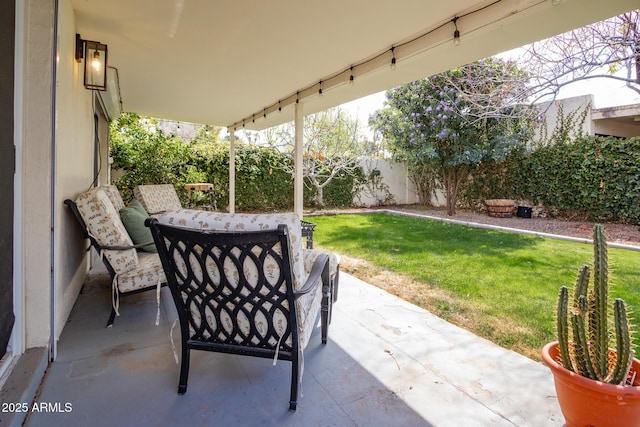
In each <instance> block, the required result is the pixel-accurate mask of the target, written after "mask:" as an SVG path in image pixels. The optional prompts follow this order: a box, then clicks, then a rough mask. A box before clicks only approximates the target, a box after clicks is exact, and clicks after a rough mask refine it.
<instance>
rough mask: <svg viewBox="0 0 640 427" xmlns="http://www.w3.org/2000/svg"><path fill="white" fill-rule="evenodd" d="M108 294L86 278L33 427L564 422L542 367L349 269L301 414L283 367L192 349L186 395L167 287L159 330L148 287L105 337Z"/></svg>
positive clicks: (309, 360)
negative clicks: (46, 407)
mask: <svg viewBox="0 0 640 427" xmlns="http://www.w3.org/2000/svg"><path fill="white" fill-rule="evenodd" d="M109 290H110V281H109V276H108V275H107V274H106V272H105V271H103V270H101V269H96V271H93V272H92V273H91V274H90V275H89V277H88V279H87V282H86V284H85V286H84V288H83V291H82V292H81V294H80V296H79V298H78V300H77V302H76V305H75V307H74V309H73V311H72V313H71V316H70V318H69V321H68V323H67V325H66V326H65V329H64V331H63V333H62V336H61V338H60V342H59V344H58V357H57V359H56V361H55V362H54V363H52V364H51V366H50V367H49V370H48V373H47V375H46V377H45V380H44V381H43V384H42V386H41V390H40V393H39V395H38V397H37V402H39V403H59V405H58V408H62V410H61V411H59V412H54V413H52V412H32V413H31V414H30V415H29V418H28V419H27V422H26V425H27V426H29V427H37V426H46V427H51V426H80V425H83V426H84V425H91V426H93V427H98V426H114V425H117V426H128V425H132V426H133V425H135V426H147V425H149V426H162V425H184V424H187V423H188V424H194V423H195V424H197V425H212V426H213V425H215V426H231V425H241V426H254V425H255V426H265V425H280V426H363V427H364V426H372V425H376V426H461V425H464V426H488V425H491V426H543V425H544V426H560V425H562V424H563V418H562V415H561V413H560V410H559V407H558V404H557V400H556V397H555V390H554V387H553V379H552V376H551V373H550V372H549V371H548V369H547V368H546V367H544V366H543V365H541V364H539V363H537V362H534V361H532V360H530V359H527V358H525V357H523V356H521V355H519V354H517V353H515V352H512V351H509V350H505V349H503V348H500V347H498V346H496V345H494V344H493V343H491V342H488V341H486V340H484V339H482V338H478V337H476V336H475V335H473V334H471V333H469V332H467V331H465V330H463V329H460V328H458V327H456V326H453V325H451V324H449V323H447V322H445V321H443V320H441V319H439V318H437V317H435V316H433V315H431V314H430V313H429V312H427V311H425V310H422V309H421V308H419V307H416V306H414V305H412V304H409V303H407V302H406V301H403V300H401V299H399V298H397V297H395V296H392V295H390V294H388V293H386V292H384V291H382V290H380V289H378V288H376V287H374V286H371V285H369V284H366V283H364V282H362V281H360V280H358V279H356V278H354V277H351V276H349V275H347V274H342V275H341V283H340V295H339V300H338V302H337V303H336V305H335V306H334V314H333V322H332V324H331V327H330V329H329V342H328V344H327V345H326V346H322V344H320V331H319V328H317V330H316V331H315V332H314V335H313V336H312V338H311V343H310V344H309V346H308V347H307V349H306V351H305V354H304V365H305V366H304V376H303V382H302V390H303V396H302V397H301V398H300V399H299V401H298V410H297V411H296V412H295V413H291V412H289V411H288V398H289V384H290V383H289V378H290V377H289V375H290V364H289V362H284V361H280V362H278V363H277V365H276V366H272V361H271V360H269V359H258V358H249V357H246V356H235V355H227V354H218V353H206V352H198V351H194V352H192V356H191V372H190V375H189V389H188V391H187V393H186V394H185V395H183V396H180V395H178V394H177V385H178V374H179V367H178V365H177V364H176V361H175V360H174V352H173V350H172V344H171V340H170V330H171V325H172V323H173V320H174V319H175V317H176V314H175V309H174V308H173V302H172V300H171V295H170V293H169V291H168V289H166V288H165V289H163V290H162V297H161V321H160V325H159V326H155V325H154V321H155V317H156V301H155V293H154V292H147V293H144V294H139V295H133V296H130V297H127V298H123V299H122V301H121V303H120V314H121V315H120V317H118V318H116V321H115V324H114V326H113V328H110V329H107V328H105V327H104V326H105V324H106V320H107V317H108V313H109V309H110V303H111V301H110V292H109ZM179 334H180V331H179V328H178V327H176V328H175V330H174V341H175V342H176V345H177V346H179V345H180V344H179V343H180V339H179ZM178 350H179V349H178ZM50 406H51V405H50ZM65 409H66V410H68V412H64V410H65Z"/></svg>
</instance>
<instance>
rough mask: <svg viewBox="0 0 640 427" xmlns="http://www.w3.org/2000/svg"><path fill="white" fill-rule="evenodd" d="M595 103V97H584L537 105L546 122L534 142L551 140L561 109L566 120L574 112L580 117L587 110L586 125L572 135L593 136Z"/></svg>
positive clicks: (537, 131)
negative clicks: (592, 117) (592, 118)
mask: <svg viewBox="0 0 640 427" xmlns="http://www.w3.org/2000/svg"><path fill="white" fill-rule="evenodd" d="M593 102H594V101H593V95H583V96H575V97H572V98H566V99H557V100H555V101H553V102H545V103H542V104H537V105H536V107H537V108H538V111H540V112H541V113H542V114H545V122H544V123H543V124H542V126H541V127H540V128H539V129H538V130H536V133H535V135H534V137H533V140H534V141H540V139H541V138H549V137H550V136H551V134H552V133H553V130H554V129H555V128H556V125H557V123H558V118H559V113H560V109H561V108H562V114H563V116H564V118H565V119H566V118H567V117H569V115H570V114H572V113H574V112H577V113H576V114H577V115H578V116H579V115H580V114H582V112H583V111H584V109H585V108H586V109H587V115H586V118H585V120H584V123H582V127H580V128H579V129H577V132H576V131H575V130H574V132H572V133H571V136H575V133H582V134H586V135H593V134H594V130H593V122H592V121H591V110H592V108H593Z"/></svg>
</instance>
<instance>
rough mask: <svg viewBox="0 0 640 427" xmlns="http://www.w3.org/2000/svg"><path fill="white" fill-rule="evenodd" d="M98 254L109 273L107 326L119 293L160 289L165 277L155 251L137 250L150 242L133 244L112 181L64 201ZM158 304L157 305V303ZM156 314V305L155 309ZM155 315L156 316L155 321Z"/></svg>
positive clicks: (115, 306) (110, 325)
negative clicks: (109, 293) (120, 211)
mask: <svg viewBox="0 0 640 427" xmlns="http://www.w3.org/2000/svg"><path fill="white" fill-rule="evenodd" d="M64 204H65V205H67V206H68V207H69V209H70V210H71V212H72V213H73V216H74V217H75V218H76V220H77V222H78V224H79V225H80V227H81V228H82V231H83V233H84V237H85V238H87V239H89V242H90V244H91V246H90V247H93V248H94V249H95V250H96V252H97V253H98V254H99V255H100V258H101V259H102V261H103V263H104V265H105V267H106V268H107V271H108V272H109V275H110V276H111V283H112V290H111V297H112V304H111V313H110V314H109V319H108V320H107V327H108V328H110V327H112V326H113V322H114V320H115V317H116V316H117V315H119V312H118V310H119V301H120V297H122V296H126V295H132V294H137V293H139V292H145V291H149V290H155V291H156V293H157V294H158V298H159V293H160V287H162V286H165V282H166V279H165V277H164V270H163V269H162V265H161V263H160V258H159V257H158V255H157V254H155V253H147V252H138V249H140V248H144V247H146V246H147V245H148V244H149V243H151V242H146V243H141V244H134V243H133V241H132V240H131V237H130V236H129V234H128V233H127V230H126V228H125V226H124V224H123V223H122V221H121V219H120V215H119V214H118V211H119V210H120V209H122V208H124V202H123V201H122V197H121V196H120V193H119V192H118V189H117V188H116V187H115V186H113V185H107V186H101V187H94V188H92V189H90V190H88V191H85V192H84V193H81V194H79V195H78V197H77V199H76V200H75V201H74V200H70V199H67V200H65V201H64ZM158 307H159V306H158ZM158 316H159V309H158ZM157 322H158V318H156V324H157Z"/></svg>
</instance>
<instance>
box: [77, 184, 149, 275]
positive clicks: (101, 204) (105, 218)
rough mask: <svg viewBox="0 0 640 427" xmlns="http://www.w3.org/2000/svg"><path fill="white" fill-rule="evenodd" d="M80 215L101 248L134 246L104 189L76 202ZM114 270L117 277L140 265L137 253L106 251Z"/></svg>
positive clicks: (104, 253)
mask: <svg viewBox="0 0 640 427" xmlns="http://www.w3.org/2000/svg"><path fill="white" fill-rule="evenodd" d="M76 206H77V207H78V212H80V215H81V216H82V219H83V220H84V222H85V224H86V226H87V230H88V232H89V234H90V235H91V236H92V237H93V238H94V239H96V241H97V242H98V244H100V245H101V246H133V241H132V240H131V238H130V237H129V234H128V233H127V230H126V228H125V227H124V224H122V220H121V219H120V214H119V213H118V211H116V209H115V208H114V206H113V203H112V202H111V200H110V199H109V197H108V196H107V193H106V191H105V190H104V189H103V188H101V187H96V188H92V189H91V190H89V191H86V192H84V193H82V194H80V195H79V196H78V198H77V199H76ZM101 255H102V256H105V257H106V258H107V260H109V263H110V264H111V267H112V268H113V269H114V271H115V272H116V273H117V274H122V273H125V272H127V271H129V270H131V269H132V268H135V267H136V265H138V254H137V252H136V250H135V249H124V250H103V251H102V254H101Z"/></svg>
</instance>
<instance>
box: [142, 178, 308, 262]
mask: <svg viewBox="0 0 640 427" xmlns="http://www.w3.org/2000/svg"><path fill="white" fill-rule="evenodd" d="M187 185H192V186H198V185H205V184H187ZM206 185H211V184H206ZM194 188H199V187H194ZM133 197H135V198H136V200H139V201H140V203H142V206H143V207H144V209H145V210H146V211H147V213H148V214H149V216H157V215H159V214H162V213H164V212H170V211H175V210H178V209H182V208H183V206H182V204H181V203H180V198H179V197H178V193H177V192H176V189H175V187H174V186H173V184H145V185H138V186H136V187H135V188H134V189H133ZM214 210H215V209H214ZM301 224H302V236H303V237H305V238H306V239H307V249H313V231H314V229H315V227H316V224H314V223H312V222H309V221H301Z"/></svg>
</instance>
